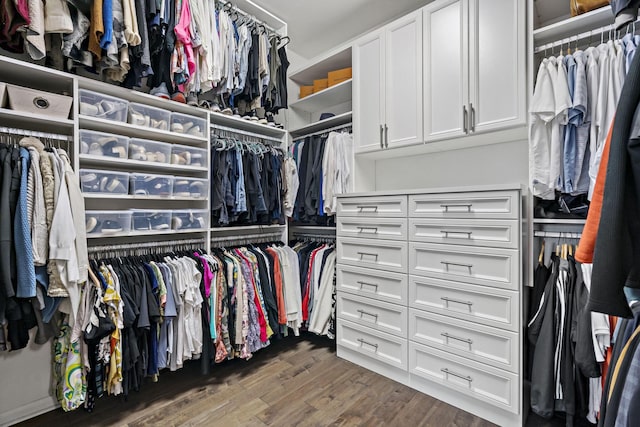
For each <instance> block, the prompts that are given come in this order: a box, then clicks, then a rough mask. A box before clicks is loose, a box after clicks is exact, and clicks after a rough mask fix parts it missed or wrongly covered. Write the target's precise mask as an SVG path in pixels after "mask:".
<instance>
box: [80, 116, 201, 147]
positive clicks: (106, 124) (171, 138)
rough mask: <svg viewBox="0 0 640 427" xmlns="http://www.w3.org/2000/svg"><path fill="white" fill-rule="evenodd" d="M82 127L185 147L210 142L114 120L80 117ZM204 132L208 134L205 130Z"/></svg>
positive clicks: (196, 137)
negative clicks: (183, 145)
mask: <svg viewBox="0 0 640 427" xmlns="http://www.w3.org/2000/svg"><path fill="white" fill-rule="evenodd" d="M79 119H80V127H81V128H82V129H90V130H98V131H101V132H111V133H117V134H119V135H125V136H131V137H134V138H142V139H152V140H157V141H164V142H174V143H176V144H185V145H202V144H205V143H206V142H208V140H209V139H208V138H207V137H198V136H193V135H186V134H183V133H176V132H170V131H166V130H159V129H153V128H149V127H144V126H137V125H132V124H129V123H122V122H115V121H113V120H105V119H99V118H96V117H90V116H83V115H80V116H79ZM203 132H206V130H205V129H203Z"/></svg>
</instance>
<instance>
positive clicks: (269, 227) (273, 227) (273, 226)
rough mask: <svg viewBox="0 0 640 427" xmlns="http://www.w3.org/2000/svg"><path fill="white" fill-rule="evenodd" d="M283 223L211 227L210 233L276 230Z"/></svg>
mask: <svg viewBox="0 0 640 427" xmlns="http://www.w3.org/2000/svg"><path fill="white" fill-rule="evenodd" d="M285 227H286V226H285V225H280V224H271V225H239V226H232V227H213V228H211V233H220V234H225V233H228V232H230V231H233V232H242V231H267V230H269V231H277V230H280V229H283V228H285Z"/></svg>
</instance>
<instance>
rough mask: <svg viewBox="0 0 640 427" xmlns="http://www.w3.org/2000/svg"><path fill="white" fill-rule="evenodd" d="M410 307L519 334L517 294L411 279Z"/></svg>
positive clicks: (435, 280)
mask: <svg viewBox="0 0 640 427" xmlns="http://www.w3.org/2000/svg"><path fill="white" fill-rule="evenodd" d="M409 306H410V307H413V308H418V309H421V310H426V311H430V312H432V313H437V314H444V315H446V316H450V317H455V318H457V319H463V320H468V321H470V322H474V323H480V324H483V325H488V326H495V327H498V328H503V329H508V330H510V331H518V328H519V326H520V315H519V313H520V309H519V307H520V300H519V295H518V292H516V291H507V290H503V289H493V288H487V287H484V286H477V285H468V284H466V283H456V282H448V281H445V280H439V279H433V278H427V277H418V276H409Z"/></svg>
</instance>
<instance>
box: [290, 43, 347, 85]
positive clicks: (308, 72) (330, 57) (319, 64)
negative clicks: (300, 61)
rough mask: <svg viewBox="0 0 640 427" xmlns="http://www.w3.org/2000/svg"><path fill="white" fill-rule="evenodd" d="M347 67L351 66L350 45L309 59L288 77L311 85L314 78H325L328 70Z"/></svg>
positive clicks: (299, 82)
mask: <svg viewBox="0 0 640 427" xmlns="http://www.w3.org/2000/svg"><path fill="white" fill-rule="evenodd" d="M347 67H351V46H347V47H344V48H342V49H341V50H339V51H337V52H329V53H328V54H325V55H323V56H321V57H317V58H313V59H311V61H310V62H309V63H308V65H304V66H303V67H302V68H300V69H297V70H293V71H291V72H290V73H289V78H290V79H291V80H293V81H294V82H296V83H298V84H302V85H311V84H313V81H314V80H315V79H324V78H326V77H327V73H328V72H329V71H335V70H340V69H342V68H347Z"/></svg>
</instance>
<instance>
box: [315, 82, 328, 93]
mask: <svg viewBox="0 0 640 427" xmlns="http://www.w3.org/2000/svg"><path fill="white" fill-rule="evenodd" d="M328 87H329V81H328V79H318V80H314V81H313V93H316V92H320V91H321V90H325V89H326V88H328Z"/></svg>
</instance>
